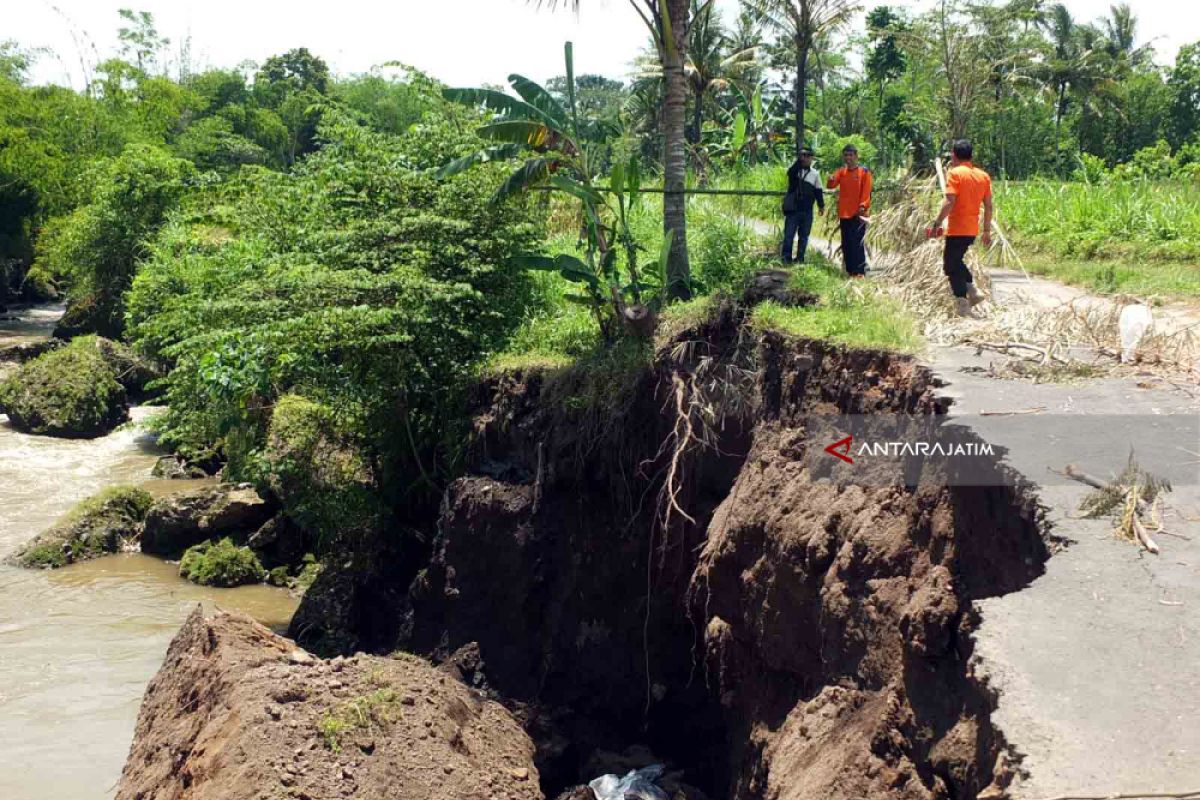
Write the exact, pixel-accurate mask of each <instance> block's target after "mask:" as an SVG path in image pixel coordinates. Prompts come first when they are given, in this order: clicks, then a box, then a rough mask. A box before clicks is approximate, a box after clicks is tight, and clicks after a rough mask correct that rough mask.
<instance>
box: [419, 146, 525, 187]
mask: <svg viewBox="0 0 1200 800" xmlns="http://www.w3.org/2000/svg"><path fill="white" fill-rule="evenodd" d="M521 149H522V148H521V146H520V145H516V144H502V145H499V146H497V147H486V148H484V149H483V150H480V151H478V152H475V153H471V154H470V155H468V156H463V157H462V158H456V159H454V160H453V161H451V162H449V163H448V164H443V165H442V166H441V167H440V168H439V169H438V170H437V171H436V172H434V176H435V177H437V178H438V179H439V180H440V179H443V178H449V177H450V176H452V175H457V174H458V173H460V172H465V171H467V170H469V169H470V168H471V167H473V166H475V165H476V164H486V163H488V162H489V161H507V160H509V159H510V158H516V157H517V156H519V155H520V154H521Z"/></svg>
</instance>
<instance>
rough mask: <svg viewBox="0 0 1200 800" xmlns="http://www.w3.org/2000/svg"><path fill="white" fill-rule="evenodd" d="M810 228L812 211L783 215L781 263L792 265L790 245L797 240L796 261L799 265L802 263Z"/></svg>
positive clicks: (810, 231)
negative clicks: (798, 241) (798, 242)
mask: <svg viewBox="0 0 1200 800" xmlns="http://www.w3.org/2000/svg"><path fill="white" fill-rule="evenodd" d="M812 226H813V214H812V209H809V210H808V211H792V212H789V213H787V214H784V215H783V247H782V248H781V249H780V253H779V255H780V257H781V258H783V263H785V264H790V263H792V244H793V243H794V242H795V240H796V239H797V238H799V239H800V246H799V248H797V249H798V251H799V253H798V255H797V256H796V260H797V261H799V262H800V263H801V264H803V263H804V254H805V252H807V250H808V235H809V234H810V233H812Z"/></svg>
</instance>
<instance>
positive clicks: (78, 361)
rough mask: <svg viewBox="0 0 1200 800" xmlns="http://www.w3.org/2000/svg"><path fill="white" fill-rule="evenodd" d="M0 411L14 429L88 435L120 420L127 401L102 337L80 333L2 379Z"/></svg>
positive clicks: (42, 432)
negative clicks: (75, 337)
mask: <svg viewBox="0 0 1200 800" xmlns="http://www.w3.org/2000/svg"><path fill="white" fill-rule="evenodd" d="M0 411H3V412H4V413H6V414H8V418H9V421H10V422H12V424H13V427H15V428H17V429H18V430H22V431H26V432H29V433H37V434H43V435H46V436H63V437H84V438H89V437H94V436H100V435H102V434H105V433H108V432H109V431H110V430H112V429H113V428H114V427H116V426H117V425H119V424H121V423H122V422H124V421H125V420H126V419H127V418H128V414H129V404H128V399H127V397H126V393H125V387H124V386H122V385H121V383H120V382H119V381H118V379H117V370H116V369H115V367H114V364H113V362H112V361H111V360H110V359H109V358H106V357H105V353H104V351H103V350H102V348H101V345H100V340H98V339H97V338H96V337H95V336H82V337H79V338H77V339H75V340H73V341H72V342H71V343H70V344H69V345H67V346H66V347H62V348H59V349H57V350H52V351H50V352H49V353H46V354H45V355H42V356H39V357H38V358H35V359H34V360H33V361H30V362H29V363H27V364H24V365H22V366H21V368H20V369H18V370H17V371H16V372H14V373H13V374H11V375H9V376H8V377H7V378H6V379H5V380H4V382H3V383H0Z"/></svg>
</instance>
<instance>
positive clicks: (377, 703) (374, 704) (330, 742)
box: [317, 673, 403, 753]
mask: <svg viewBox="0 0 1200 800" xmlns="http://www.w3.org/2000/svg"><path fill="white" fill-rule="evenodd" d="M371 681H372V683H374V684H376V685H378V684H380V683H383V682H385V678H384V677H383V675H382V673H380V674H379V675H375V674H372V676H371ZM402 703H403V699H402V697H401V695H400V693H399V692H397V691H396V690H395V689H392V688H390V687H385V688H382V689H376V690H375V691H373V692H371V693H369V694H364V695H359V696H358V697H355V698H353V699H351V700H348V701H346V702H345V703H343V704H342V705H341V706H339V707H338V708H336V709H334V710H332V711H326V712H325V713H324V714H323V715H322V716H321V719H319V720H318V721H317V732H318V733H320V734H321V739H322V741H324V742H325V747H326V748H328V749H329V750H332V751H333V752H335V753H340V752H342V739H343V738H344V737H345V735H346V734H347V733H348V732H349V731H352V730H356V729H359V730H365V729H368V728H371V727H373V726H380V727H382V726H385V725H391V724H392V723H393V722H395V721H396V720H398V719H400V716H401V711H400V706H401V704H402Z"/></svg>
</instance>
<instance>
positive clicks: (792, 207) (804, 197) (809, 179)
mask: <svg viewBox="0 0 1200 800" xmlns="http://www.w3.org/2000/svg"><path fill="white" fill-rule="evenodd" d="M787 176H788V193H787V196H786V197H784V198H783V211H784V213H785V214H791V213H793V212H799V213H802V214H812V207H813V203H816V204H817V207H818V208H819V209H821V210H822V211H824V210H825V190H824V189H822V188H821V176H820V175H819V174H818V173H817V171H816V170H815V169H813V168H812V167H809V168H808V169H807V170H806V169H804V168H803V167H801V166H800V159H796V161H795V162H793V163H792V166H790V167H788V172H787Z"/></svg>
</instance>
